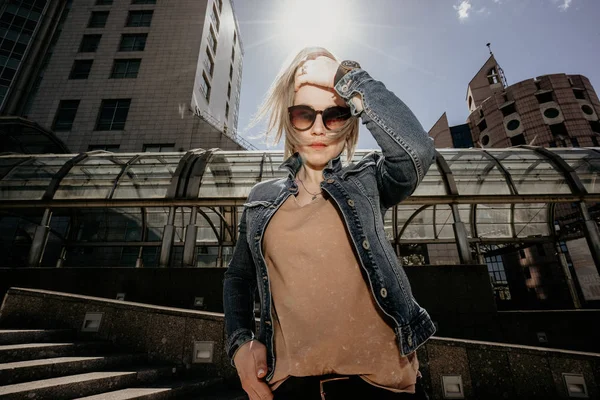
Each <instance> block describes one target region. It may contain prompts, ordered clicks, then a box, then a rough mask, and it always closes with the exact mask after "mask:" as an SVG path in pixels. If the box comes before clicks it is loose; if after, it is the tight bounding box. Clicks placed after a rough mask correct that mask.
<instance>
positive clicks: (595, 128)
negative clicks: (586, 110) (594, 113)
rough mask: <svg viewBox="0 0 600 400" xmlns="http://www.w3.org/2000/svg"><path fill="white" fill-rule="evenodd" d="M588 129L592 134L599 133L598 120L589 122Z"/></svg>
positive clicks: (599, 124)
mask: <svg viewBox="0 0 600 400" xmlns="http://www.w3.org/2000/svg"><path fill="white" fill-rule="evenodd" d="M590 128H592V132H596V133H600V120H598V121H590Z"/></svg>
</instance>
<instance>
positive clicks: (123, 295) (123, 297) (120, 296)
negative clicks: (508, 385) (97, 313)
mask: <svg viewBox="0 0 600 400" xmlns="http://www.w3.org/2000/svg"><path fill="white" fill-rule="evenodd" d="M117 300H121V301H124V300H125V293H117Z"/></svg>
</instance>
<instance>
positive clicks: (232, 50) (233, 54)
mask: <svg viewBox="0 0 600 400" xmlns="http://www.w3.org/2000/svg"><path fill="white" fill-rule="evenodd" d="M231 61H232V62H234V61H235V47H232V48H231Z"/></svg>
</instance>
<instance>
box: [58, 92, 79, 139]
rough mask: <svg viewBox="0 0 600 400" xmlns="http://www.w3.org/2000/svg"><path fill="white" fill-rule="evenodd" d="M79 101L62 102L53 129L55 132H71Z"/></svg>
mask: <svg viewBox="0 0 600 400" xmlns="http://www.w3.org/2000/svg"><path fill="white" fill-rule="evenodd" d="M77 108H79V100H61V101H60V104H59V105H58V110H57V111H56V116H55V117H54V124H52V129H53V130H55V131H70V130H71V128H72V127H73V121H75V115H77Z"/></svg>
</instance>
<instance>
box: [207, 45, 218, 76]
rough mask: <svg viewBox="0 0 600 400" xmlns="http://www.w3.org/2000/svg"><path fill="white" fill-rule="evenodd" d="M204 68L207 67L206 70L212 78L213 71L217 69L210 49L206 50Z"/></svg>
mask: <svg viewBox="0 0 600 400" xmlns="http://www.w3.org/2000/svg"><path fill="white" fill-rule="evenodd" d="M204 66H205V67H206V70H207V71H208V73H209V74H210V76H211V77H212V76H213V71H214V69H215V62H214V61H213V58H212V55H211V54H210V51H209V50H208V47H207V48H206V58H205V59H204Z"/></svg>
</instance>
